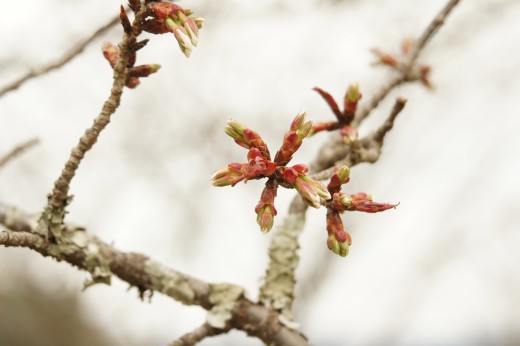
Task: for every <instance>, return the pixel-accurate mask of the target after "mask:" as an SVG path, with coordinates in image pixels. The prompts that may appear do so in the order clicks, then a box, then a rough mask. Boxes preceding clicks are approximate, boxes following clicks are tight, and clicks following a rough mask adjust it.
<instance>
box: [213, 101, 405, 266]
mask: <svg viewBox="0 0 520 346" xmlns="http://www.w3.org/2000/svg"><path fill="white" fill-rule="evenodd" d="M359 97H360V96H359ZM359 97H357V96H356V97H354V98H353V99H356V98H357V99H358V100H359ZM355 102H357V101H355ZM350 111H352V110H350ZM354 112H355V109H354ZM312 128H313V126H312V123H311V122H310V121H305V113H300V114H298V115H297V116H296V118H295V119H294V120H293V122H292V124H291V126H290V128H289V131H287V132H286V133H285V136H284V140H283V143H282V146H281V147H280V149H279V150H278V152H277V153H276V155H275V157H274V159H271V155H270V153H269V149H268V147H267V145H266V144H265V142H264V141H263V140H262V138H261V137H260V135H259V134H258V133H257V132H255V131H253V130H251V129H249V128H247V127H246V126H245V125H242V124H240V123H238V122H236V121H234V120H230V121H228V122H227V127H226V129H225V132H226V134H228V135H229V136H230V137H231V138H233V139H234V140H235V142H236V143H237V144H238V145H240V146H241V147H244V148H246V149H248V153H247V160H248V161H247V162H246V163H230V164H229V165H227V166H226V167H224V168H222V169H221V170H218V171H217V172H215V173H214V174H213V176H212V178H211V179H212V182H213V185H215V186H228V185H230V186H235V185H236V184H238V183H239V182H241V181H244V182H247V181H248V180H253V179H264V178H265V179H267V182H266V184H265V187H264V190H263V191H262V194H261V196H260V201H259V202H258V204H257V205H256V207H255V212H256V214H257V223H258V225H259V226H260V229H261V230H262V232H264V233H266V232H268V231H269V230H271V228H272V227H273V224H274V217H275V216H276V214H277V211H276V208H275V206H274V199H275V197H276V194H277V190H278V187H279V186H282V187H285V188H294V189H295V190H296V191H297V192H298V193H299V195H300V196H301V198H302V199H303V201H304V202H305V203H306V204H308V205H309V206H311V207H314V208H320V207H321V206H322V205H324V206H325V207H326V208H327V219H326V221H327V232H328V234H329V237H328V239H327V246H328V248H329V249H330V250H331V251H333V252H334V253H336V254H338V255H340V256H346V255H347V254H348V251H349V246H350V245H351V243H352V239H351V237H350V235H349V234H348V233H347V232H346V231H345V230H344V227H343V222H342V220H341V217H340V214H341V213H343V212H344V211H345V210H350V211H364V212H369V213H375V212H380V211H384V210H387V209H390V208H395V207H396V205H395V204H389V203H378V202H374V201H372V198H371V197H370V195H368V194H366V193H363V192H361V193H356V194H345V193H343V192H341V186H342V185H343V184H346V183H347V182H348V181H349V179H350V178H349V176H350V169H349V167H347V166H341V167H336V168H335V169H334V172H333V174H332V176H331V179H330V182H329V184H328V186H327V187H325V185H323V184H322V183H321V182H319V181H316V180H313V179H312V178H310V177H309V176H308V171H309V169H308V167H307V165H304V164H297V165H294V166H290V167H289V166H287V165H288V163H289V162H290V161H291V159H292V156H293V155H294V153H295V152H296V151H297V150H298V149H299V148H300V146H301V144H302V141H303V139H304V138H306V137H307V136H309V134H310V133H311V130H312Z"/></svg>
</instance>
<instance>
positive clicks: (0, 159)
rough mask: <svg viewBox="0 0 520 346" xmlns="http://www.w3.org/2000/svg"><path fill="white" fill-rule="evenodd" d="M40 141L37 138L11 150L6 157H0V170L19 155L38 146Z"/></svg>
mask: <svg viewBox="0 0 520 346" xmlns="http://www.w3.org/2000/svg"><path fill="white" fill-rule="evenodd" d="M38 142H39V140H38V139H37V138H34V139H31V140H29V141H27V142H25V143H22V144H19V145H17V146H16V147H14V148H13V149H11V151H10V152H8V153H7V154H5V155H4V156H2V157H0V168H2V167H3V166H4V165H5V164H6V163H8V162H9V161H11V160H12V159H14V158H15V157H17V156H18V155H20V154H22V153H23V152H25V151H27V150H28V149H30V148H32V147H33V146H35V145H36V144H38Z"/></svg>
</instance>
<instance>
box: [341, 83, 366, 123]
mask: <svg viewBox="0 0 520 346" xmlns="http://www.w3.org/2000/svg"><path fill="white" fill-rule="evenodd" d="M361 97H362V95H361V93H360V92H359V85H358V83H352V84H350V85H349V86H348V89H347V93H346V94H345V97H344V99H343V106H344V109H343V117H344V118H345V119H344V122H345V123H346V124H350V123H351V122H352V119H354V115H355V114H356V109H357V105H358V102H359V100H360V99H361Z"/></svg>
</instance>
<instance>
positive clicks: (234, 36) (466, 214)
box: [0, 0, 520, 346]
mask: <svg viewBox="0 0 520 346" xmlns="http://www.w3.org/2000/svg"><path fill="white" fill-rule="evenodd" d="M444 2H445V1H440V0H435V1H412V0H401V1H382V0H381V1H376V0H373V1H370V0H365V1H355V0H352V1H346V0H345V1H340V0H338V1H332V0H328V1H327V0H323V1H318V0H313V1H310V0H308V1H296V0H292V1H289V0H282V1H237V0H221V1H218V2H211V1H202V0H196V1H195V0H194V1H184V2H182V3H181V5H183V6H185V7H188V8H192V9H193V10H194V11H195V12H196V13H198V14H199V15H200V16H203V17H205V18H206V23H205V27H204V29H203V30H202V31H201V37H200V46H199V47H198V48H197V49H196V50H195V51H194V52H193V54H192V57H190V59H185V58H184V57H183V56H182V54H181V53H180V51H179V50H178V48H177V44H176V42H175V40H174V38H173V37H172V36H168V35H164V36H161V37H151V39H152V40H151V42H150V44H149V45H148V46H147V47H146V48H145V49H144V50H143V51H141V52H140V54H139V56H138V63H159V64H161V65H162V66H163V67H162V69H161V70H160V72H159V73H158V74H156V75H153V76H151V77H150V78H148V79H143V80H142V83H141V85H140V86H139V87H138V88H137V89H135V90H127V91H126V92H125V94H124V95H123V101H122V106H121V108H120V109H119V111H118V112H117V114H115V116H114V117H113V121H112V123H111V124H110V125H109V127H108V128H107V130H106V132H104V133H103V134H102V136H101V138H100V140H99V142H98V144H97V145H96V146H95V147H94V149H93V151H92V152H89V153H88V154H87V157H86V159H85V161H84V162H83V164H82V167H81V169H80V170H79V174H78V175H77V177H76V178H75V180H74V181H73V184H72V193H74V194H75V195H76V199H75V201H74V203H73V204H72V206H71V208H70V215H69V220H73V221H74V222H76V223H80V224H82V225H84V226H86V227H87V228H88V230H89V231H90V232H93V233H95V234H97V235H99V236H100V237H101V238H102V239H104V240H106V241H109V242H114V243H115V245H116V246H117V247H119V248H121V249H124V250H131V251H139V252H143V253H145V254H147V255H150V256H152V257H154V258H156V259H158V260H161V261H164V262H165V263H167V264H168V265H171V266H172V267H174V268H176V269H178V270H181V271H184V272H187V273H190V274H192V275H194V276H197V277H199V278H202V279H205V280H208V281H211V282H233V283H236V284H240V285H243V286H244V287H246V288H247V289H248V291H249V293H250V294H251V296H252V297H255V296H256V295H257V290H258V288H257V287H258V284H259V282H260V280H261V277H262V276H263V271H264V268H265V265H266V261H267V258H266V249H267V247H268V245H269V241H270V238H271V235H267V236H264V235H263V234H262V233H261V232H260V231H259V230H258V229H257V228H258V227H257V225H256V222H255V214H254V211H253V209H254V206H255V204H256V202H257V200H258V198H259V196H260V192H261V189H262V184H261V183H259V182H249V183H248V184H247V185H239V186H236V187H235V188H233V189H231V188H221V189H217V188H213V187H211V185H210V183H209V177H210V176H211V174H212V172H213V171H214V170H216V169H219V168H221V167H223V166H225V165H226V164H227V163H229V162H241V161H243V160H244V159H245V151H244V150H243V149H242V148H239V147H238V146H236V145H234V143H233V142H232V140H230V139H229V138H227V136H226V135H225V134H224V132H223V128H224V125H225V121H226V120H227V119H229V118H233V119H236V120H238V121H240V122H242V123H245V124H247V125H249V126H250V127H251V128H253V129H255V130H257V131H258V132H259V133H260V134H261V135H262V136H263V137H264V139H266V141H267V142H268V144H270V147H271V151H275V150H276V149H277V146H279V144H280V142H281V139H282V136H283V133H284V132H285V131H286V129H287V128H288V126H289V124H290V122H291V120H292V119H293V117H294V116H295V115H296V114H297V113H298V112H299V111H301V110H303V109H305V110H307V112H308V117H309V118H310V119H313V120H315V121H327V120H331V119H332V114H331V113H330V111H329V110H328V108H327V107H326V105H325V103H324V102H323V101H322V100H321V99H320V98H319V97H318V95H317V94H314V93H313V92H312V91H311V90H310V89H311V88H312V87H314V86H320V87H322V88H324V89H325V90H328V91H329V92H331V93H332V94H333V95H335V96H336V97H338V98H340V97H341V96H342V94H343V93H344V91H345V89H346V86H347V85H348V84H349V83H351V82H354V81H358V82H359V83H360V87H361V91H362V92H363V94H364V98H363V100H366V99H368V98H369V97H370V95H371V94H372V93H373V91H374V90H376V89H377V86H378V85H380V84H381V83H382V82H383V81H384V80H386V79H387V78H388V76H389V75H388V72H387V71H386V70H385V69H383V68H374V67H371V66H370V62H371V61H372V60H373V58H372V57H371V55H370V53H369V49H370V48H372V47H379V48H381V49H383V50H386V51H389V52H397V50H398V47H399V44H400V42H401V40H402V39H403V38H407V37H413V36H417V35H418V34H419V33H421V32H422V30H423V29H424V28H425V26H426V25H427V24H428V22H429V21H430V20H431V18H433V16H434V14H436V13H437V11H438V10H439V9H440V8H441V7H442V5H443V4H444ZM118 6H119V2H118V1H113V0H110V1H106V0H105V1H83V0H75V1H68V2H66V1H58V0H54V1H51V0H49V1H37V0H26V1H24V5H23V8H22V9H20V4H19V3H17V2H15V1H6V0H4V1H3V3H2V10H1V11H0V44H1V47H2V48H1V49H0V85H4V84H5V83H7V82H8V81H10V80H12V79H14V78H15V77H16V76H18V75H20V74H22V73H23V72H24V71H25V70H26V69H28V68H30V67H33V66H39V65H40V64H42V63H45V62H47V61H49V60H51V59H53V58H56V57H58V56H60V54H61V53H62V52H64V51H65V50H67V49H68V48H69V47H71V45H72V44H73V43H74V42H77V41H78V40H81V39H82V38H84V37H86V36H88V35H89V34H90V33H91V32H93V31H94V30H95V29H96V28H97V27H98V26H100V25H101V24H103V23H105V22H106V21H107V20H108V19H109V18H111V17H112V16H113V15H114V14H116V13H117V11H118ZM518 18H520V2H518V1H514V0H513V1H511V0H510V1H507V0H495V1H491V2H490V1H484V0H472V1H469V0H466V1H462V2H461V4H460V5H459V7H458V8H456V9H455V11H454V13H453V15H452V16H450V17H449V18H448V21H447V24H446V25H445V27H443V28H442V29H441V31H440V32H439V34H438V35H437V36H436V37H435V38H434V40H433V41H432V42H431V44H430V45H429V46H428V48H427V49H426V50H425V51H424V54H423V55H422V56H421V59H420V60H421V61H422V62H424V63H427V64H430V65H432V67H433V71H432V81H433V83H434V85H435V87H436V89H435V91H433V92H428V91H426V90H425V89H424V88H422V87H421V86H419V85H409V86H405V87H402V88H400V89H399V90H397V91H396V92H394V93H393V94H392V97H395V96H403V97H406V98H408V100H409V101H408V104H407V106H406V108H405V110H404V111H403V113H402V114H401V115H400V116H399V118H398V119H397V122H396V126H395V128H394V130H392V132H391V133H390V134H389V136H388V138H387V140H386V143H385V149H384V154H383V155H382V158H381V159H380V161H379V162H378V163H377V164H375V165H361V166H358V167H356V168H354V169H353V170H352V178H351V182H350V183H349V185H347V186H346V190H347V191H350V192H357V191H366V192H370V193H372V194H373V195H374V197H375V199H378V200H381V201H391V202H394V201H398V202H400V203H401V204H400V206H399V207H398V208H397V210H393V211H388V212H385V213H383V214H377V215H369V214H361V213H351V214H348V215H346V216H345V218H344V221H345V225H346V227H347V228H348V230H349V231H350V232H351V234H352V236H353V245H352V247H351V253H350V255H349V256H348V257H347V258H339V257H336V256H334V255H332V254H331V253H329V252H328V250H327V249H326V245H325V240H326V231H325V217H324V212H323V211H321V210H320V211H315V210H310V211H309V213H308V220H309V221H308V224H307V227H306V231H305V233H304V235H303V237H302V239H301V246H302V250H301V254H302V263H301V266H300V268H299V269H298V276H299V278H300V279H301V281H302V282H303V284H302V285H300V286H299V287H298V294H299V297H300V298H301V299H300V300H299V301H298V302H297V304H296V306H295V312H296V317H297V319H298V320H299V321H300V322H301V323H302V330H303V331H304V332H305V333H306V335H307V336H308V337H309V338H310V340H311V341H312V343H313V344H316V345H331V346H332V345H345V344H350V345H381V344H385V345H389V344H392V345H440V344H443V345H476V344H493V345H497V344H505V343H507V342H513V341H512V340H516V342H518V340H519V338H520V333H519V332H518V330H519V328H518V327H519V326H518V321H519V320H520V305H519V304H520V294H519V292H520V275H519V274H518V273H519V272H520V271H519V268H518V267H519V263H520V252H519V251H518V250H517V244H518V243H519V242H520V234H519V232H518V231H519V225H520V219H519V214H520V207H519V205H520V204H519V203H518V200H520V184H518V182H517V180H518V176H520V174H519V173H520V161H519V160H518V151H519V149H520V136H518V128H520V117H519V116H520V112H519V110H518V97H519V91H520V78H519V77H520V73H519V72H518V71H520V50H519V49H518V44H517V43H518V38H519V37H520V26H519V24H518ZM119 31H120V30H119V29H117V30H113V31H112V32H111V33H109V34H107V36H106V37H105V38H103V39H101V40H99V41H98V42H96V43H94V44H92V45H91V46H89V47H88V48H87V50H86V51H85V53H84V54H83V55H81V56H80V57H78V58H76V59H75V60H74V61H73V62H72V63H70V64H69V65H67V66H66V67H64V68H63V69H61V70H59V71H57V72H53V73H51V74H49V75H46V76H44V77H42V78H39V79H37V80H34V81H31V82H29V83H27V84H26V85H24V86H23V87H22V88H21V89H20V90H18V91H16V92H13V93H10V94H7V95H5V96H4V97H3V98H1V99H0V119H1V126H0V153H2V152H6V151H7V150H8V149H9V148H11V147H12V146H13V145H14V144H16V143H19V142H22V141H24V140H26V139H29V138H32V137H38V138H40V139H41V141H42V143H41V144H40V145H39V146H38V147H37V148H35V149H33V150H32V151H31V152H30V153H27V154H25V155H24V156H23V157H20V158H19V159H18V160H17V161H16V162H13V163H11V164H10V165H9V166H8V167H6V168H4V169H3V170H2V171H1V172H0V200H2V201H3V202H7V203H12V204H15V205H18V206H21V207H23V208H24V209H26V210H29V211H34V212H37V211H39V210H40V209H41V208H42V206H43V205H44V202H45V195H46V194H47V193H48V192H49V191H50V188H51V186H52V182H53V181H54V179H55V178H56V177H57V175H58V173H59V171H60V170H61V166H62V165H63V163H64V162H65V159H66V157H67V156H68V152H69V151H70V148H72V146H73V145H75V143H76V141H77V139H78V138H79V135H80V134H81V133H82V132H83V131H84V129H85V128H86V127H87V126H89V125H90V123H91V122H92V119H93V117H94V116H95V115H97V113H98V112H99V109H100V107H101V105H102V102H103V101H104V99H105V98H106V97H107V96H108V93H109V88H110V83H111V71H110V69H109V67H108V63H107V62H106V61H104V59H103V58H102V55H101V52H100V46H101V43H102V41H104V40H111V41H113V42H116V41H117V40H118V37H119V36H120V32H119ZM391 104H392V99H389V100H387V101H386V102H384V103H383V104H382V106H381V107H380V108H378V110H377V111H376V112H374V114H373V115H372V116H371V118H369V119H368V120H367V122H366V124H365V125H364V126H362V127H361V129H360V132H361V134H366V133H368V132H369V131H370V130H371V129H373V128H374V126H376V124H379V123H380V122H381V121H382V119H384V117H385V116H386V115H387V114H388V112H389V110H390V108H391ZM325 138H326V135H320V136H316V138H313V139H312V140H308V141H307V142H304V145H303V146H302V149H301V152H299V153H298V155H297V156H296V157H295V159H294V161H293V162H294V163H300V162H302V163H305V162H308V161H310V160H311V159H312V158H313V157H314V155H315V153H316V151H317V148H318V147H319V144H320V143H322V142H323V141H324V140H325ZM292 196H293V193H292V192H291V191H282V192H280V193H279V197H278V198H277V209H278V211H279V215H278V217H277V220H276V222H278V223H279V222H281V221H282V220H283V217H284V215H286V210H287V208H286V207H287V204H288V202H289V201H290V199H291V198H292ZM26 252H27V251H22V253H26ZM20 253H21V252H20V251H15V250H12V249H7V250H6V249H1V250H0V258H2V260H1V262H0V263H2V264H1V265H0V280H1V282H2V284H4V283H6V284H7V278H8V276H7V274H6V273H7V266H8V265H7V264H6V263H13V262H15V261H16V262H18V261H17V259H18V257H19V256H20ZM27 257H28V260H27V261H28V262H27V263H28V264H27V268H26V270H28V271H30V272H31V273H32V274H33V275H34V276H35V277H36V278H37V279H38V280H41V282H42V283H43V284H44V285H45V287H48V289H49V290H52V289H57V290H59V289H60V287H64V286H63V285H65V286H66V287H71V288H72V289H75V290H78V291H79V290H80V288H81V284H82V282H83V279H84V278H85V277H86V275H85V274H84V273H80V272H77V271H76V270H75V269H71V268H70V267H69V266H67V265H64V264H56V263H55V262H54V261H51V260H48V259H45V260H44V259H42V258H41V257H40V256H39V255H35V254H31V255H28V256H27ZM24 263H25V262H24ZM318 274H319V275H320V277H319V279H318V278H317V277H316V276H315V275H318ZM63 277H67V282H66V283H65V284H64V283H62V282H61V281H60V279H61V278H63ZM49 278H52V280H53V282H51V283H49V280H50V279H49ZM313 279H314V280H313ZM316 281H318V282H316ZM0 289H1V288H0ZM136 296H137V294H136V293H135V291H130V292H126V285H125V284H123V283H121V282H119V281H117V280H115V282H114V284H113V285H112V287H106V286H97V287H93V288H91V289H89V290H87V291H86V292H85V293H83V294H82V299H83V301H84V304H85V310H86V311H89V312H90V313H91V316H92V319H94V320H97V321H99V322H100V323H106V324H107V325H110V326H113V324H112V323H111V321H114V320H117V321H118V323H117V329H115V330H113V332H114V334H115V335H117V336H119V337H120V338H122V339H125V338H126V339H127V340H128V339H133V340H140V339H142V340H147V339H150V338H151V339H152V340H154V341H155V342H157V343H158V344H166V343H167V342H170V341H172V340H174V339H175V338H176V337H178V336H180V335H182V334H183V333H184V332H187V331H189V330H191V329H192V328H194V327H195V326H197V325H199V324H200V323H201V322H202V321H203V319H204V312H203V311H202V309H200V308H196V307H183V306H181V305H180V304H178V303H176V302H173V301H171V300H170V299H168V298H165V297H161V296H160V295H158V294H157V295H155V296H154V298H153V300H152V303H151V304H148V303H142V302H140V301H139V300H138V299H137V298H136ZM513 338H516V339H513ZM232 342H235V344H236V345H259V342H258V341H257V340H254V339H246V338H245V337H244V336H243V335H240V334H238V333H236V334H235V335H232V336H225V337H219V338H215V339H209V340H207V341H205V342H204V343H202V345H208V346H209V345H222V344H226V345H231V343H232Z"/></svg>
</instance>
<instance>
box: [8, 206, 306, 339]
mask: <svg viewBox="0 0 520 346" xmlns="http://www.w3.org/2000/svg"><path fill="white" fill-rule="evenodd" d="M0 224H1V225H3V226H5V227H6V228H7V229H8V230H7V231H4V232H0V245H4V246H6V247H26V248H30V249H32V250H35V251H37V252H39V253H40V254H42V255H43V256H46V257H52V258H54V259H56V260H58V261H65V262H68V263H69V264H72V265H73V266H75V267H77V268H79V269H82V270H85V271H87V272H89V273H90V274H91V275H92V280H91V281H90V282H88V283H87V284H86V286H89V285H91V284H94V283H107V284H108V283H110V278H111V276H112V275H115V276H117V277H119V278H120V279H121V280H123V281H125V282H127V283H129V284H130V285H131V286H134V287H136V288H137V289H138V291H139V293H140V296H141V297H142V296H143V295H144V293H145V292H146V291H152V292H153V291H157V292H160V293H163V294H165V295H167V296H169V297H171V298H173V299H175V300H177V301H179V302H181V303H183V304H185V305H198V306H201V307H202V308H204V309H206V310H208V317H207V323H208V324H209V325H210V326H211V327H213V328H217V329H223V330H226V329H228V328H229V329H230V328H236V329H239V330H243V331H245V332H246V333H247V334H248V335H250V336H254V337H257V338H259V339H261V340H262V341H263V342H264V343H266V344H267V345H277V346H308V345H309V344H308V342H307V339H306V338H305V337H304V336H303V335H302V334H301V333H299V332H298V331H296V330H293V329H290V328H287V327H285V326H283V325H282V324H281V323H280V321H279V313H278V312H277V311H276V310H275V309H271V308H268V307H265V306H263V305H261V304H258V303H254V302H252V301H250V300H249V299H247V298H246V297H245V296H244V289H243V288H242V287H240V286H237V285H232V284H214V283H207V282H205V281H202V280H200V279H197V278H194V277H192V276H189V275H187V274H184V273H182V272H179V271H177V270H174V269H172V268H169V267H167V266H165V265H163V264H161V263H159V262H157V261H155V260H153V259H151V258H149V257H147V256H145V255H142V254H138V253H133V252H123V251H120V250H118V249H116V248H114V247H113V246H111V245H109V244H107V243H105V242H103V241H102V240H101V239H99V238H97V237H95V236H92V235H90V234H88V233H87V232H86V231H85V229H84V228H82V227H79V226H75V225H71V224H65V225H64V227H65V228H66V231H65V232H63V235H62V236H61V238H60V242H59V243H55V242H52V241H51V240H50V239H48V238H47V237H45V236H43V235H40V234H39V233H38V225H37V222H36V221H35V217H32V216H30V215H29V214H27V213H25V212H23V211H21V210H19V209H17V208H14V207H11V206H7V205H5V204H2V203H0Z"/></svg>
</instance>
